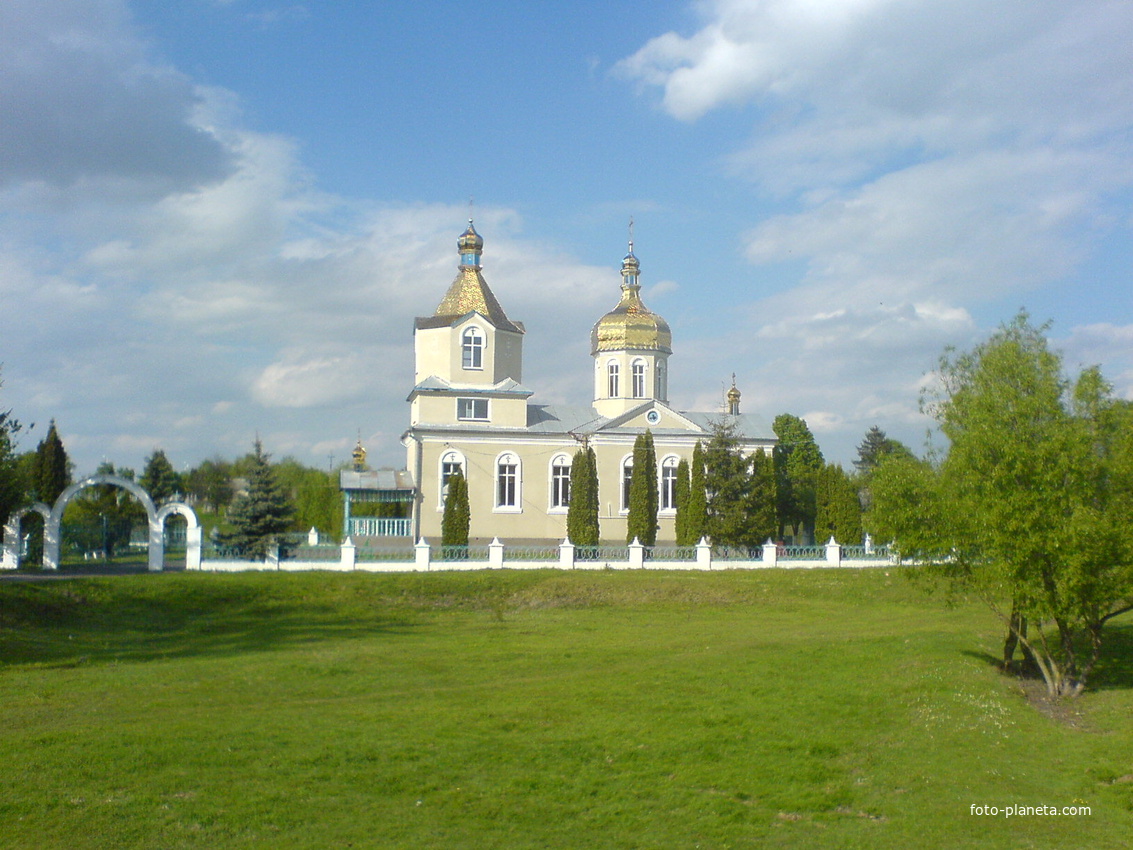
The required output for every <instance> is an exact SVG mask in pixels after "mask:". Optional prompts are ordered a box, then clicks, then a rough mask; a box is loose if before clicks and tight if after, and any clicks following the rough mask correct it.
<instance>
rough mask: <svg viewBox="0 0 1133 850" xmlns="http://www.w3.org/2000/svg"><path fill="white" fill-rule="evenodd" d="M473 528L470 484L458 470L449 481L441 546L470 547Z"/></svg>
mask: <svg viewBox="0 0 1133 850" xmlns="http://www.w3.org/2000/svg"><path fill="white" fill-rule="evenodd" d="M471 527H472V511H471V509H470V507H469V505H468V482H467V481H466V480H465V479H464V475H463V474H462V473H461V471H460V470H459V469H458V470H457V471H456V472H454V473H453V474H452V475H451V476H449V479H448V493H446V494H445V510H444V515H443V516H442V517H441V545H442V546H463V547H465V548H467V546H468V532H469V530H470V529H471Z"/></svg>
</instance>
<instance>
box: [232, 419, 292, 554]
mask: <svg viewBox="0 0 1133 850" xmlns="http://www.w3.org/2000/svg"><path fill="white" fill-rule="evenodd" d="M269 460H270V456H269V455H267V454H265V453H264V450H263V445H262V444H261V443H260V441H259V439H257V440H256V442H255V451H254V452H253V453H252V454H251V455H249V456H248V470H247V478H248V490H247V492H246V493H245V494H244V495H242V496H239V497H237V498H236V500H235V501H234V502H233V503H232V507H231V508H229V510H228V520H229V522H231V523H232V525H233V531H232V533H231V534H229V535H227V536H226V537H225V543H226V544H227V545H229V546H231V547H232V548H234V549H235V550H236V551H237V552H238V553H240V554H241V555H243V556H244V557H248V558H258V559H262V558H266V557H267V553H268V549H269V547H271V546H272V545H279V543H280V539H279V538H280V535H282V534H283V533H284V532H285V531H287V530H288V529H289V528H290V527H291V514H292V508H291V505H290V503H289V502H288V500H287V496H286V495H285V494H284V492H283V488H282V487H280V486H279V482H277V481H276V479H275V474H274V473H273V471H272V468H271V464H270V463H269Z"/></svg>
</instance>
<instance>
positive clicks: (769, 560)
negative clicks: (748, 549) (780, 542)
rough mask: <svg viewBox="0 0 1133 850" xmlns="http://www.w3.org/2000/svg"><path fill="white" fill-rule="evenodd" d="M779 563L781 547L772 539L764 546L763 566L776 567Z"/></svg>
mask: <svg viewBox="0 0 1133 850" xmlns="http://www.w3.org/2000/svg"><path fill="white" fill-rule="evenodd" d="M778 563H779V547H778V546H777V545H776V544H775V543H773V542H772V541H771V540H770V539H768V541H767V542H766V543H764V544H763V566H765V567H774V566H776V565H778Z"/></svg>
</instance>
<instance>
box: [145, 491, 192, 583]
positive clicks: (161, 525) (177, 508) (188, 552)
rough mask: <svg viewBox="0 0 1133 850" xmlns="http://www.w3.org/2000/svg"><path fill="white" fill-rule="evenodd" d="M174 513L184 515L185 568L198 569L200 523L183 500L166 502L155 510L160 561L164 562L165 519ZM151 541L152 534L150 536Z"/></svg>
mask: <svg viewBox="0 0 1133 850" xmlns="http://www.w3.org/2000/svg"><path fill="white" fill-rule="evenodd" d="M174 514H180V515H181V516H183V517H185V521H186V522H187V523H188V528H186V529H185V569H187V570H199V569H200V568H201V524H200V523H199V522H198V521H197V514H196V512H195V511H194V510H193V509H192V508H190V507H189V506H188V505H186V504H185V503H184V502H168V503H167V504H164V505H162V506H161V507H160V508H159V509H158V511H157V528H158V540H160V543H159V545H160V546H161V561H162V564H164V563H165V521H166V520H167V519H169V517H171V516H173V515H174ZM150 540H151V543H152V540H153V536H152V535H151V536H150Z"/></svg>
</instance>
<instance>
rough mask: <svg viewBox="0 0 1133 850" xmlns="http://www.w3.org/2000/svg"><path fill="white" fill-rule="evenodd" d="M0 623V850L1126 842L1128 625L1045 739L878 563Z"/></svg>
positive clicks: (272, 578) (426, 583) (964, 616)
mask: <svg viewBox="0 0 1133 850" xmlns="http://www.w3.org/2000/svg"><path fill="white" fill-rule="evenodd" d="M0 605H2V607H0V659H2V661H3V666H2V668H0V706H3V726H2V727H0V728H2V730H3V731H2V732H0V741H2V744H0V759H2V761H0V766H2V767H3V770H2V771H0V845H2V846H4V847H11V848H24V847H26V848H32V847H34V848H51V847H60V848H75V847H80V848H87V847H89V848H102V847H105V848H132V847H137V848H152V847H165V848H177V847H194V848H195V847H208V848H237V847H241V848H242V847H264V846H273V847H312V848H314V847H319V848H326V847H351V846H353V847H382V848H387V847H436V848H455V847H459V848H476V847H499V848H524V847H588V848H606V847H609V848H621V847H624V848H637V847H674V848H677V847H680V848H684V847H695V846H698V845H699V846H701V847H705V848H708V847H712V848H719V847H750V846H770V847H780V846H781V847H816V846H822V847H863V848H866V847H868V848H875V847H901V848H907V847H914V846H915V847H950V848H951V847H981V848H985V847H987V848H996V847H1004V848H1007V847H1010V848H1020V847H1055V846H1064V847H1087V846H1089V847H1094V848H1106V847H1123V846H1126V844H1127V840H1128V833H1129V827H1130V824H1131V820H1133V818H1131V817H1130V809H1131V804H1133V783H1130V782H1128V781H1122V780H1128V779H1131V778H1133V776H1131V774H1133V735H1131V734H1130V733H1131V732H1133V713H1131V712H1130V711H1129V709H1130V705H1131V702H1133V694H1131V691H1130V689H1129V688H1130V686H1131V685H1133V672H1131V671H1130V667H1129V663H1128V661H1126V660H1124V659H1128V658H1129V653H1130V649H1133V627H1130V626H1129V625H1128V624H1126V625H1124V626H1119V627H1118V628H1117V629H1115V630H1114V634H1113V637H1114V640H1113V641H1112V642H1111V646H1112V647H1113V650H1114V651H1113V652H1112V653H1111V655H1110V657H1109V658H1108V659H1107V666H1106V668H1105V670H1103V673H1102V675H1101V677H1100V678H1099V680H1098V684H1099V687H1098V689H1097V690H1096V691H1094V692H1092V693H1090V694H1088V695H1087V696H1086V697H1084V698H1083V699H1082V700H1081V701H1080V702H1079V703H1077V704H1076V705H1075V706H1074V711H1075V712H1077V713H1078V714H1079V715H1080V716H1077V717H1070V718H1069V719H1070V720H1071V721H1072V722H1071V723H1067V722H1066V718H1061V719H1052V718H1050V717H1048V716H1047V715H1045V714H1044V713H1042V712H1040V711H1037V710H1036V709H1035V708H1034V707H1032V706H1031V705H1030V704H1028V702H1027V701H1026V699H1025V698H1024V697H1023V695H1022V693H1021V689H1020V686H1019V684H1018V683H1017V682H1014V681H1012V680H1010V679H1006V678H1003V677H1001V676H999V675H997V674H996V673H995V671H994V669H993V668H992V666H991V665H990V664H989V659H990V658H991V657H993V656H994V655H995V654H996V652H997V649H998V644H999V639H1000V635H999V633H998V630H997V628H996V626H995V624H994V623H993V622H992V621H991V619H990V617H989V615H987V614H986V613H985V612H984V611H983V610H981V609H980V608H978V607H976V606H974V605H969V604H964V603H961V604H959V605H957V606H956V607H954V608H951V609H946V608H944V607H943V606H942V605H941V603H940V602H939V601H937V600H934V599H931V598H926V597H925V596H924V595H923V594H922V593H921V592H920V591H919V590H918V589H917V588H916V587H914V586H913V585H911V584H910V583H909V582H907V581H905V580H904V578H902V577H899V576H898V575H897V574H896V573H895V572H894V574H893V575H892V576H887V575H886V574H885V573H884V572H883V571H849V570H844V571H827V570H822V571H814V572H803V571H793V572H788V571H775V570H769V571H760V572H751V573H710V574H697V573H687V574H686V573H652V572H649V573H646V572H632V573H627V572H619V573H614V572H603V573H582V572H572V573H559V572H553V571H547V572H533V573H517V572H510V571H500V572H491V573H486V572H485V573H466V574H459V573H454V574H430V575H400V576H374V575H362V574H354V575H337V574H316V573H312V574H297V575H289V574H248V575H200V574H198V575H187V574H169V575H138V576H118V577H113V578H86V579H76V580H70V581H49V582H41V583H35V584H14V583H3V584H0ZM973 803H975V804H987V805H997V806H1000V807H1002V806H1005V805H1008V804H1026V805H1056V806H1064V805H1072V804H1082V803H1084V804H1086V805H1089V806H1091V807H1092V809H1093V814H1092V815H1091V816H1088V817H1075V818H1071V817H1046V818H1035V817H1031V818H1013V819H1005V818H1003V817H1002V816H1000V817H998V818H996V817H973V816H971V815H970V814H969V807H970V805H971V804H973Z"/></svg>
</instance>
